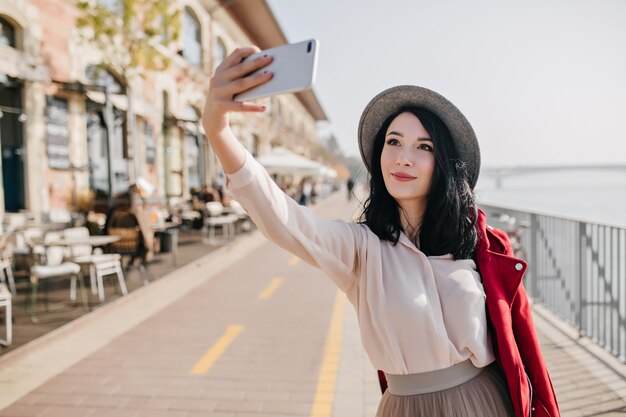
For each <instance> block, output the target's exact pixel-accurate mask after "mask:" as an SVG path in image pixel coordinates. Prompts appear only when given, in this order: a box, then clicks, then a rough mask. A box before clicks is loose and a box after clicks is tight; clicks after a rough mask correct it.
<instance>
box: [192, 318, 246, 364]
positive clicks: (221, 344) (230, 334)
mask: <svg viewBox="0 0 626 417" xmlns="http://www.w3.org/2000/svg"><path fill="white" fill-rule="evenodd" d="M243 329H244V326H241V325H233V326H228V328H227V329H226V331H225V332H224V335H223V336H222V337H221V338H220V340H218V341H217V342H215V344H214V345H213V346H211V349H209V350H207V352H206V353H205V354H204V356H203V357H202V358H201V359H200V360H199V361H198V362H197V363H196V364H195V365H194V366H193V368H191V373H192V374H196V375H202V374H206V372H207V371H208V370H209V369H210V368H211V366H213V364H214V363H215V362H216V361H217V360H218V359H219V357H220V356H221V355H222V353H224V351H225V350H226V349H227V348H228V346H230V344H231V343H232V342H233V340H235V338H236V337H237V335H238V334H239V333H241V332H242V331H243Z"/></svg>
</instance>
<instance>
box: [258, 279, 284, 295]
mask: <svg viewBox="0 0 626 417" xmlns="http://www.w3.org/2000/svg"><path fill="white" fill-rule="evenodd" d="M283 282H285V279H284V278H281V277H276V278H274V279H273V280H272V282H270V283H269V285H268V286H267V287H265V289H264V290H263V291H261V293H260V294H259V296H258V299H259V300H267V299H268V298H270V297H271V296H272V294H274V292H275V291H276V290H277V289H278V287H280V286H281V285H282V284H283Z"/></svg>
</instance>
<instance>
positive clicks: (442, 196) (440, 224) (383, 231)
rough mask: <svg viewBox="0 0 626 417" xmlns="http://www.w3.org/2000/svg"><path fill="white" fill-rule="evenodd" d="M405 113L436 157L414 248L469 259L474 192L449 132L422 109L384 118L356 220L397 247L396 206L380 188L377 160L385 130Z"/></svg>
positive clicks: (472, 242)
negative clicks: (417, 124)
mask: <svg viewBox="0 0 626 417" xmlns="http://www.w3.org/2000/svg"><path fill="white" fill-rule="evenodd" d="M405 112H409V113H411V114H413V115H415V116H416V117H417V118H418V119H419V120H420V122H421V123H422V125H423V126H424V128H425V129H426V130H427V131H428V133H429V134H430V137H431V140H432V141H433V145H434V153H435V170H434V172H433V176H432V182H431V184H430V188H429V192H428V197H427V203H426V211H425V213H424V217H423V219H422V225H421V228H420V230H419V235H418V239H419V245H418V246H419V248H420V250H421V251H422V252H424V253H425V254H426V255H428V256H437V255H445V254H448V253H451V254H452V256H453V258H454V259H469V258H471V257H472V256H473V255H474V248H475V246H476V242H477V234H476V229H475V225H476V205H475V200H474V192H473V191H472V188H471V187H470V185H469V183H468V181H467V171H466V169H465V163H463V161H460V160H459V158H458V154H457V151H456V148H455V146H454V143H453V142H452V137H451V136H450V132H449V131H448V128H447V127H446V125H445V124H444V123H443V122H442V121H441V119H440V118H439V117H437V116H436V115H435V114H433V113H432V112H430V111H428V110H426V109H422V108H418V107H404V108H402V109H400V110H399V111H398V112H396V113H394V114H392V115H391V116H389V117H388V118H387V119H386V120H385V122H384V123H383V125H382V126H381V127H380V130H379V131H378V133H377V134H376V137H375V139H374V146H373V151H372V154H371V160H370V161H369V162H370V164H369V166H370V195H369V197H368V198H367V200H366V201H365V203H364V208H363V214H362V215H361V220H360V221H361V223H364V224H366V225H367V226H368V227H369V228H370V229H371V230H372V232H374V233H375V234H376V235H377V236H378V237H379V238H380V239H381V240H388V241H391V242H392V243H393V244H394V245H395V244H397V243H398V239H399V238H400V232H401V231H402V224H401V222H400V207H399V206H398V203H397V202H396V200H395V199H394V198H393V197H392V196H391V194H389V192H388V191H387V187H386V186H385V182H384V180H383V175H382V171H381V168H380V156H381V154H382V150H383V146H384V144H385V134H386V133H387V129H388V128H389V125H390V124H391V122H392V121H393V119H395V118H396V117H397V116H398V115H399V114H401V113H405ZM414 243H418V242H414Z"/></svg>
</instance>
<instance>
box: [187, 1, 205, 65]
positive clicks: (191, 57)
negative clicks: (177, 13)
mask: <svg viewBox="0 0 626 417" xmlns="http://www.w3.org/2000/svg"><path fill="white" fill-rule="evenodd" d="M183 57H185V59H186V60H187V61H188V62H190V63H191V64H193V65H195V66H200V65H201V64H202V39H201V33H200V22H199V21H198V19H197V18H196V16H195V14H194V13H193V11H191V9H189V8H185V13H184V14H183Z"/></svg>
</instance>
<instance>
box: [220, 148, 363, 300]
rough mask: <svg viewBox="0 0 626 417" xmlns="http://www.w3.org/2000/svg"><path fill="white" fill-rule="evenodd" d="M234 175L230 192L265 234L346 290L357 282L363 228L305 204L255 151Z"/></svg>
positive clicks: (230, 177) (230, 176)
mask: <svg viewBox="0 0 626 417" xmlns="http://www.w3.org/2000/svg"><path fill="white" fill-rule="evenodd" d="M228 178H229V180H230V187H229V188H230V190H231V191H232V192H233V194H234V195H235V198H236V199H237V201H239V203H241V205H242V206H243V207H244V208H245V209H246V210H247V211H248V214H249V215H250V217H251V219H252V220H253V221H254V223H255V224H256V225H257V227H258V228H259V229H260V230H261V232H262V233H263V235H265V236H266V237H267V238H268V239H270V240H271V241H273V242H274V243H276V244H278V245H279V246H280V247H282V248H284V249H285V250H287V251H289V252H291V253H293V254H294V255H296V256H298V257H299V258H301V259H302V260H304V261H305V262H307V263H309V264H310V265H313V266H315V267H318V268H321V269H322V270H323V271H324V272H325V273H326V274H327V275H328V276H329V277H330V278H331V279H332V280H333V281H334V282H335V284H336V285H337V286H338V287H339V288H340V289H341V290H342V291H344V292H346V291H347V290H348V289H349V288H351V287H352V286H353V285H354V284H355V282H356V281H357V280H358V276H359V269H360V263H359V259H360V256H361V255H362V254H363V255H364V253H365V250H364V248H365V247H366V240H367V233H366V231H365V229H364V227H363V226H361V225H358V224H355V223H348V222H345V221H340V220H328V219H325V218H323V217H320V216H318V215H316V214H314V213H313V212H312V211H311V210H310V209H309V208H307V207H304V206H300V205H299V204H297V203H296V202H295V201H294V200H293V199H291V198H290V197H289V196H287V195H286V194H285V193H284V192H283V191H282V190H281V189H280V188H279V187H278V186H277V185H276V184H275V183H274V181H273V180H272V179H271V178H270V176H269V175H268V173H267V171H266V170H265V169H264V168H263V167H262V166H261V165H260V164H259V163H258V162H257V161H255V160H254V158H253V157H252V155H250V154H249V153H246V160H245V162H244V164H243V166H242V167H241V168H240V169H239V170H238V171H237V172H235V173H232V174H229V175H228Z"/></svg>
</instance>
